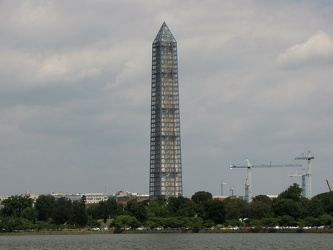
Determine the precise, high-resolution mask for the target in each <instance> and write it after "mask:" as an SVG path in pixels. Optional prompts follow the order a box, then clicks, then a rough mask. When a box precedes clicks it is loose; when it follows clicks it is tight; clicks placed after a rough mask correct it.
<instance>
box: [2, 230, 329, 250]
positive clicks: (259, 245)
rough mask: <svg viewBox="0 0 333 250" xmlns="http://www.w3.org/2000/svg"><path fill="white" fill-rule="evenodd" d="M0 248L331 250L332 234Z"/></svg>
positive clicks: (48, 240)
mask: <svg viewBox="0 0 333 250" xmlns="http://www.w3.org/2000/svg"><path fill="white" fill-rule="evenodd" d="M3 249H11V250H12V249H31V250H32V249H33V250H38V249H43V250H48V249H50V250H51V249H52V250H58V249H83V250H85V249H98V250H101V249H138V250H139V249H154V250H155V249H160V250H163V249H172V250H176V249H257V250H259V249H293V250H298V249H300V250H305V249H306V250H307V249H316V250H319V249H320V250H326V249H333V234H325V233H317V234H310V233H306V234H294V233H289V234H283V233H273V234H268V233H262V234H260V233H257V234H241V233H237V234H236V233H235V234H231V233H230V234H222V233H219V234H200V233H199V234H179V233H178V234H171V233H170V234H169V233H168V234H89V235H26V236H0V250H3Z"/></svg>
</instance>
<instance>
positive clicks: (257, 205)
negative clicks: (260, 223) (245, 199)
mask: <svg viewBox="0 0 333 250" xmlns="http://www.w3.org/2000/svg"><path fill="white" fill-rule="evenodd" d="M271 216H272V212H271V205H270V204H268V203H266V202H263V201H261V200H257V201H252V202H251V203H250V204H249V205H248V206H247V217H249V218H250V219H262V218H268V217H271Z"/></svg>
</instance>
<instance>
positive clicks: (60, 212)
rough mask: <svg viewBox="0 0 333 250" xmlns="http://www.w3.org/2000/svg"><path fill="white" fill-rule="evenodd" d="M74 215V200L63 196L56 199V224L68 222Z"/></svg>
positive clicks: (53, 213) (54, 210) (54, 219)
mask: <svg viewBox="0 0 333 250" xmlns="http://www.w3.org/2000/svg"><path fill="white" fill-rule="evenodd" d="M71 215H72V202H71V200H69V199H68V198H66V197H61V198H59V199H57V200H56V201H55V204H54V209H53V212H52V220H53V222H54V223H55V224H57V225H59V224H64V223H66V222H68V221H69V220H70V218H71Z"/></svg>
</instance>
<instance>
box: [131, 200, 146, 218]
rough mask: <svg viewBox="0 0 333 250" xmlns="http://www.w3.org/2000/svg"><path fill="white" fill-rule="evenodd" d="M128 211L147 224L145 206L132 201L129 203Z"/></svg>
mask: <svg viewBox="0 0 333 250" xmlns="http://www.w3.org/2000/svg"><path fill="white" fill-rule="evenodd" d="M126 210H127V211H128V212H129V214H130V215H132V216H134V217H135V218H137V219H138V220H139V221H140V222H145V221H146V220H147V212H146V208H145V206H144V204H143V203H142V202H138V201H137V200H136V199H131V200H129V201H128V202H127V206H126Z"/></svg>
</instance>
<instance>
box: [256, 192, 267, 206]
mask: <svg viewBox="0 0 333 250" xmlns="http://www.w3.org/2000/svg"><path fill="white" fill-rule="evenodd" d="M258 201H260V202H263V203H266V204H268V205H270V206H271V205H272V199H271V198H269V197H268V196H267V195H263V194H261V195H257V196H255V197H253V199H252V202H258Z"/></svg>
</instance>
